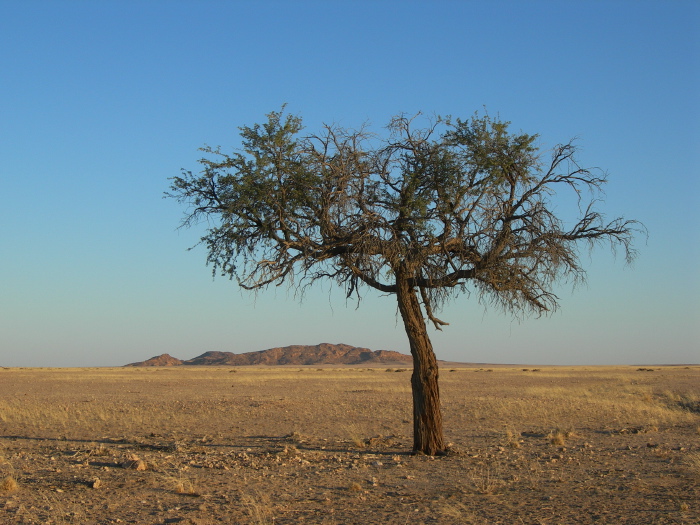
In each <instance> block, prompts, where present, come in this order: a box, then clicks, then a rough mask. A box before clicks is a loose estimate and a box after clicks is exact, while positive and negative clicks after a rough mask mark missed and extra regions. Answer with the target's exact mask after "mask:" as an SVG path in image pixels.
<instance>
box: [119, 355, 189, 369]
mask: <svg viewBox="0 0 700 525" xmlns="http://www.w3.org/2000/svg"><path fill="white" fill-rule="evenodd" d="M182 362H183V361H182V359H178V358H176V357H172V356H171V355H170V354H161V355H157V356H155V357H151V358H150V359H147V360H146V361H139V362H138V363H130V364H128V365H126V366H178V365H181V364H182Z"/></svg>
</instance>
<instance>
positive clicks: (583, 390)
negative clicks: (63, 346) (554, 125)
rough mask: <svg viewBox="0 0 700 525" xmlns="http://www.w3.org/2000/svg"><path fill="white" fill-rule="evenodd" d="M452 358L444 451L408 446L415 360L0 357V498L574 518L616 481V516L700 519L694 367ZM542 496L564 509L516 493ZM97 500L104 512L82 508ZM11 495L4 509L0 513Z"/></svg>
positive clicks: (458, 517) (248, 519) (59, 512)
mask: <svg viewBox="0 0 700 525" xmlns="http://www.w3.org/2000/svg"><path fill="white" fill-rule="evenodd" d="M393 370H395V369H393ZM453 370H454V372H449V371H443V373H442V374H441V379H440V381H441V393H442V400H443V415H444V421H445V431H446V439H447V440H448V441H449V442H451V443H454V447H453V450H454V451H455V454H450V455H449V456H447V457H446V458H444V459H437V458H429V457H425V456H409V455H407V454H406V453H407V452H408V451H410V446H411V442H412V438H411V433H412V421H411V417H412V411H411V392H410V379H409V375H410V374H409V373H384V369H383V368H382V369H376V370H372V369H349V368H344V369H332V368H323V369H320V370H319V369H316V368H310V367H301V368H300V367H294V368H265V367H260V368H255V367H252V368H242V367H241V368H237V369H236V371H235V373H232V370H231V369H229V368H224V367H221V368H202V369H197V368H192V367H188V368H173V369H157V368H155V369H138V368H131V369H70V370H68V369H65V370H62V369H43V370H29V369H28V370H19V369H10V370H0V374H1V376H0V380H2V384H3V396H2V398H0V447H4V448H0V480H1V479H3V478H11V479H12V480H14V481H15V483H17V484H18V485H19V486H20V487H21V489H22V490H19V491H17V493H16V494H12V495H11V496H10V495H8V496H7V497H5V498H3V500H6V501H9V502H10V503H12V501H14V500H13V498H14V499H17V500H20V499H21V500H22V501H23V503H22V504H23V505H24V507H23V508H24V509H25V511H24V512H27V515H26V518H24V519H25V520H26V521H27V523H29V522H32V521H31V520H34V521H33V522H36V523H67V522H71V523H85V524H90V525H93V524H94V523H100V521H99V520H103V521H105V520H112V521H113V522H115V523H116V521H114V520H116V519H117V518H118V519H121V520H126V517H125V516H130V518H129V519H131V521H132V522H134V523H139V522H140V521H139V514H138V513H139V512H146V510H145V508H146V507H148V509H150V510H149V512H150V513H151V514H154V515H156V516H158V518H159V519H165V518H167V519H172V520H175V519H178V520H181V521H183V522H187V521H188V520H190V521H194V522H196V521H197V520H200V521H202V522H203V523H207V522H208V521H211V520H213V519H214V518H213V517H212V516H215V517H216V519H219V520H223V522H227V520H228V521H229V522H232V521H231V520H235V522H240V523H273V522H280V523H281V522H284V523H293V522H296V521H295V520H298V521H301V520H304V521H306V522H309V523H324V522H325V523H352V522H354V521H353V520H356V519H357V517H358V516H364V515H365V514H367V515H368V516H369V518H368V520H369V521H368V522H372V520H374V522H383V523H387V524H389V523H391V524H393V523H405V522H409V523H410V522H416V523H420V522H424V523H432V522H436V523H445V524H457V523H484V522H489V520H492V521H491V522H502V523H507V522H510V521H509V520H510V519H511V518H512V517H513V516H523V519H524V521H525V522H527V523H537V522H540V521H542V522H560V523H567V522H574V521H575V519H576V518H575V516H577V515H578V514H577V512H578V511H577V510H576V509H577V508H579V509H580V508H588V507H601V506H605V505H607V504H608V503H609V501H610V498H609V496H610V494H613V493H615V494H617V493H616V492H615V491H617V490H619V487H625V491H626V492H625V494H624V495H625V496H626V498H627V499H626V500H625V501H629V502H630V503H629V505H630V507H626V508H621V509H620V510H619V515H620V516H624V515H625V513H629V512H636V513H640V512H643V511H644V509H647V508H649V505H646V504H641V503H645V502H646V500H647V499H649V498H652V499H653V498H655V497H656V494H657V493H658V494H659V496H658V498H661V496H662V495H663V494H668V493H674V494H676V493H677V494H680V495H679V496H678V500H677V503H676V504H675V507H674V512H676V513H678V510H679V509H681V510H682V506H683V505H686V506H687V507H688V510H686V511H683V512H684V513H685V514H684V516H685V517H684V518H683V519H686V520H687V522H688V523H692V522H693V521H692V520H694V519H695V516H696V514H693V513H694V512H695V513H697V511H698V509H695V508H694V507H695V506H694V505H693V504H692V503H691V499H692V498H691V497H690V496H688V494H690V493H691V492H692V491H693V486H691V485H690V484H688V479H692V480H697V479H698V478H700V449H698V446H697V435H698V434H700V413H698V408H697V407H698V405H697V403H698V399H700V389H699V387H698V385H699V384H700V369H688V370H686V369H682V368H668V369H655V370H654V372H653V373H648V372H646V371H645V372H643V373H642V372H638V371H637V370H636V368H634V367H617V368H612V367H609V368H591V369H589V370H585V369H581V368H562V367H556V368H555V367H543V368H541V369H539V370H538V371H537V373H533V370H528V371H527V372H524V371H523V370H522V369H520V368H495V367H494V368H491V369H488V370H491V372H490V373H486V372H487V370H475V369H459V368H455V369H453ZM666 443H670V444H671V445H666ZM693 443H695V445H693ZM135 458H136V459H135ZM139 461H141V462H143V464H144V465H145V466H146V467H147V468H146V469H145V470H138V465H139V464H140V463H139ZM124 466H128V468H123V467H124ZM13 467H14V468H13ZM669 471H670V472H671V473H669ZM37 472H40V474H37ZM621 472H624V474H625V477H623V476H622V475H621V474H620V473H621ZM689 475H690V478H688V476H689ZM195 476H196V478H195ZM95 479H99V480H101V481H100V483H101V485H102V488H101V489H100V490H93V488H92V487H93V485H92V484H93V483H94V480H95ZM693 482H694V483H697V481H693ZM28 483H30V484H31V490H29V489H28V488H27V487H28ZM659 483H661V484H663V486H662V487H661V489H660V490H658V491H656V490H652V488H653V487H654V486H655V484H659ZM674 484H675V485H674ZM98 486H99V485H98ZM695 486H696V485H695ZM59 489H60V490H61V491H62V492H57V490H59ZM1 490H3V492H6V493H7V494H10V493H9V491H7V490H6V489H1ZM684 491H685V492H684ZM132 493H133V494H139V495H138V496H132V495H131V494H132ZM551 493H554V494H555V496H556V497H558V498H560V499H559V500H558V501H559V504H558V505H554V504H549V503H545V504H542V505H540V504H539V503H538V504H535V505H531V506H527V505H524V504H523V502H527V501H531V500H532V501H536V502H539V501H549V500H548V499H546V498H549V497H550V496H551ZM684 493H685V494H686V496H683V497H681V496H682V494H684ZM200 496H201V498H200V499H193V498H197V497H200ZM569 497H571V498H578V500H577V503H575V504H573V503H572V504H571V505H569V503H567V501H568V500H566V498H569ZM32 498H33V499H32ZM44 498H47V499H46V500H44ZM91 498H96V500H97V499H99V500H100V501H101V502H103V503H100V505H102V507H100V509H102V508H103V507H104V510H100V512H102V513H103V514H104V517H103V516H102V515H100V516H99V517H97V515H96V514H95V516H92V517H90V516H86V513H88V514H89V513H90V512H92V511H91V510H89V509H91V508H92V507H90V504H91V503H92V502H91ZM533 498H534V499H533ZM596 498H597V499H596ZM25 499H27V500H29V502H28V503H24V500H25ZM667 500H668V498H666V499H655V500H654V502H655V503H654V506H655V508H658V507H659V506H663V505H666V503H665V502H666V501H667ZM42 502H43V503H42ZM47 502H48V503H47ZM143 502H146V503H143ZM183 502H185V503H184V504H183ZM640 502H641V503H640ZM492 504H497V507H493V506H492ZM8 505H9V504H8ZM543 505H544V507H543ZM577 505H578V507H577ZM32 506H33V507H32ZM200 506H202V507H206V508H205V510H201V511H200V510H197V509H198V508H199V507H200ZM48 507H51V509H53V510H48ZM161 507H162V508H161ZM545 507H546V508H545ZM13 508H14V509H16V508H18V507H12V505H9V506H7V507H6V508H5V509H3V508H2V506H1V505H0V523H4V522H8V523H14V522H15V521H12V520H13V519H14V518H15V517H17V515H16V512H19V511H18V510H17V511H16V512H15V510H13ZM30 508H33V509H34V510H32V511H31V512H32V513H34V514H31V515H30V513H29V511H28V510H26V509H30ZM178 508H179V509H180V510H177V509H178ZM185 508H188V509H190V510H189V511H188V512H190V513H191V514H189V515H188V514H186V513H184V510H183V509H185ZM81 509H88V510H81ZM542 509H544V510H542ZM333 510H335V512H336V513H335V514H333V513H332V512H331V511H333ZM3 512H5V514H3ZM81 512H82V514H81ZM95 512H97V511H95ZM166 512H167V513H168V514H163V513H166ZM567 512H568V514H567ZM610 512H618V511H610ZM548 513H549V514H548ZM615 515H617V514H615ZM686 515H687V516H686ZM232 516H233V517H232ZM494 516H497V519H496V518H494ZM635 516H636V518H639V519H637V521H634V522H639V523H643V522H645V520H647V521H648V519H651V518H652V517H653V516H651V515H650V514H644V515H643V516H642V514H636V515H635ZM640 516H642V517H640ZM608 518H609V519H610V520H612V517H610V516H606V517H605V518H601V519H604V520H605V519H608ZM636 518H635V519H636ZM3 519H6V521H3ZM7 520H9V521H7ZM81 520H82V521H81ZM207 520H208V521H207ZM572 520H573V521H572ZM155 521H156V520H155V518H154V522H155ZM652 521H653V519H652ZM173 522H175V521H173ZM671 522H673V521H672V520H671ZM684 523H685V522H684Z"/></svg>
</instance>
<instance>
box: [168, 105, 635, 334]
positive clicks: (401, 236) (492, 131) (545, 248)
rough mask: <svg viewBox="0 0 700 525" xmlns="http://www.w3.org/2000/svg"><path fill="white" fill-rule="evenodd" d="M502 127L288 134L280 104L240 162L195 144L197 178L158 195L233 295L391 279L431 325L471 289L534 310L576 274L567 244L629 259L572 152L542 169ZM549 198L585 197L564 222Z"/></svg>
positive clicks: (626, 232) (254, 131)
mask: <svg viewBox="0 0 700 525" xmlns="http://www.w3.org/2000/svg"><path fill="white" fill-rule="evenodd" d="M419 121H420V122H423V123H425V124H426V125H425V126H424V127H419V126H416V122H419ZM508 128H509V123H508V122H502V121H500V120H494V119H492V118H491V117H489V116H488V115H485V116H479V115H476V114H475V115H474V116H472V118H470V119H467V120H461V119H459V118H457V119H455V120H452V119H451V118H446V119H442V118H437V119H435V120H434V121H430V120H428V119H424V118H423V117H421V116H420V115H418V116H415V117H413V118H408V117H406V116H404V115H399V116H397V117H394V118H393V119H392V120H391V122H390V123H389V126H388V131H389V133H388V136H387V137H386V138H381V137H377V136H376V135H373V134H371V133H369V132H367V131H366V130H365V129H364V128H361V129H359V130H346V129H343V128H339V127H337V126H325V127H324V129H323V131H322V133H320V134H318V135H302V134H301V133H302V130H303V126H302V121H301V118H299V117H297V116H294V115H288V114H285V112H284V108H283V109H282V110H281V111H279V112H272V113H270V114H269V115H267V122H265V123H264V124H255V125H253V126H252V127H242V128H240V129H241V137H242V149H241V150H240V151H237V152H234V153H232V154H226V153H223V152H222V151H221V150H220V149H218V148H217V149H212V148H208V147H206V148H203V151H204V152H205V153H206V156H205V157H204V158H202V159H201V160H200V164H201V165H202V171H201V172H200V173H197V174H193V173H192V172H189V171H183V173H182V176H180V177H175V178H174V179H173V180H172V185H171V193H169V194H168V195H169V196H171V197H174V198H177V199H178V200H180V201H181V202H185V203H187V204H188V205H189V206H190V209H189V212H188V214H187V216H186V218H185V220H184V221H183V224H184V225H191V224H192V223H193V222H197V221H199V220H202V219H206V220H207V222H208V224H209V228H208V230H207V233H206V235H204V236H203V237H202V243H204V244H205V246H206V248H207V250H208V263H209V264H211V265H212V266H213V269H214V271H215V272H219V273H221V274H222V275H225V276H228V277H231V278H235V279H237V280H238V282H239V283H240V284H241V286H244V287H246V288H251V289H255V288H260V287H264V286H267V285H269V284H282V283H283V282H293V281H294V279H295V278H297V279H298V282H299V283H310V282H313V281H314V280H316V279H321V278H323V279H327V278H331V279H335V280H336V281H337V282H338V283H339V284H341V285H343V286H345V287H346V291H347V293H348V295H351V294H356V293H359V290H360V288H361V287H362V286H369V287H371V288H375V289H378V290H381V291H383V292H388V293H396V291H397V279H399V278H401V279H406V280H407V281H408V284H409V285H410V287H411V288H412V289H415V290H419V291H420V293H421V299H422V302H423V304H424V307H425V309H426V313H427V315H428V316H429V317H430V318H431V319H433V320H434V321H436V320H435V319H434V317H433V316H432V309H433V308H435V307H439V306H440V304H441V302H442V301H443V300H444V299H445V298H446V297H449V296H451V295H453V294H454V293H457V292H459V291H463V290H465V289H466V286H467V284H469V283H471V285H473V287H474V289H475V290H477V291H478V292H479V293H480V294H482V295H483V296H485V297H489V298H491V299H492V300H493V301H494V302H495V303H496V304H499V305H500V306H503V307H505V308H506V309H510V310H512V311H514V312H517V311H521V310H523V309H531V310H534V311H535V312H542V311H546V310H549V309H551V308H552V307H555V306H556V303H557V301H556V296H555V295H554V294H553V293H552V291H551V285H552V283H553V282H554V281H556V280H557V279H560V278H566V277H567V276H571V277H573V278H581V277H582V276H583V275H584V272H583V270H582V268H581V266H580V265H579V260H578V246H579V244H581V243H586V244H588V245H589V246H592V245H594V244H595V243H597V242H601V241H609V242H610V243H611V245H612V246H613V247H615V246H622V247H623V248H624V250H625V254H626V257H627V258H628V259H629V258H631V257H632V256H633V255H634V252H633V250H632V249H631V239H632V232H633V230H634V229H635V226H636V225H637V223H636V222H635V221H625V220H623V219H621V218H620V219H615V220H614V221H612V222H605V221H604V217H603V216H602V214H600V213H599V212H597V211H595V210H594V209H593V207H592V203H593V202H594V201H595V194H596V192H598V191H599V190H600V189H601V186H602V185H603V184H604V183H605V177H604V176H602V175H598V174H596V173H595V172H593V171H591V170H588V169H585V168H581V167H580V166H579V165H578V164H577V163H576V161H575V153H576V148H575V146H574V145H573V144H571V143H568V144H563V145H559V146H556V147H555V148H554V149H553V151H552V156H551V161H550V162H545V161H544V160H543V159H542V156H541V153H540V152H539V150H538V149H537V147H536V146H535V141H536V139H537V135H529V134H525V133H511V132H510V131H509V129H508ZM557 188H564V189H569V190H573V191H574V192H575V193H576V194H577V195H578V196H579V198H581V196H582V195H584V194H585V193H584V190H586V192H588V191H590V193H591V195H592V198H591V204H590V205H588V206H582V208H581V209H582V210H583V211H582V214H581V217H580V219H579V220H578V222H577V223H575V224H574V225H573V226H569V227H566V226H565V225H564V224H563V223H562V221H561V220H560V219H559V218H558V217H557V216H556V215H555V214H554V213H553V211H552V206H551V203H550V199H551V198H552V196H553V195H554V194H555V193H556V190H557ZM399 275H400V276H401V277H399ZM436 324H437V323H436Z"/></svg>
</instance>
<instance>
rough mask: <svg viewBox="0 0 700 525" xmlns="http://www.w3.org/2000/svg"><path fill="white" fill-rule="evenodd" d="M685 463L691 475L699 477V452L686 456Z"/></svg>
mask: <svg viewBox="0 0 700 525" xmlns="http://www.w3.org/2000/svg"><path fill="white" fill-rule="evenodd" d="M686 462H687V463H688V466H689V467H690V470H691V471H692V472H693V473H695V475H697V476H698V477H700V452H693V453H692V454H688V457H687V458H686Z"/></svg>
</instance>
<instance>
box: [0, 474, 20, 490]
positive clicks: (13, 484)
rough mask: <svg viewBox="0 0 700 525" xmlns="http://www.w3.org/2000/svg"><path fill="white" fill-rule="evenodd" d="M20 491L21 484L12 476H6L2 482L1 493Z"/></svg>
mask: <svg viewBox="0 0 700 525" xmlns="http://www.w3.org/2000/svg"><path fill="white" fill-rule="evenodd" d="M17 490H19V484H18V483H17V480H16V479H15V478H13V477H12V476H6V477H5V478H3V479H2V480H0V491H1V492H17Z"/></svg>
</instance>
